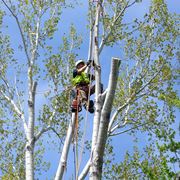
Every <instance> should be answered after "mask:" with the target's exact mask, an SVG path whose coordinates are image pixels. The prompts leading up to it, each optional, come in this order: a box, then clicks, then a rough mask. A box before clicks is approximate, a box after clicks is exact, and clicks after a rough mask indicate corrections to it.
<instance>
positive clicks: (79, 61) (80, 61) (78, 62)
mask: <svg viewBox="0 0 180 180" xmlns="http://www.w3.org/2000/svg"><path fill="white" fill-rule="evenodd" d="M80 63H84V64H85V62H84V61H83V60H82V59H80V60H78V61H77V62H76V64H75V66H76V67H77V66H78V64H80Z"/></svg>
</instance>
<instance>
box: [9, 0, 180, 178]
mask: <svg viewBox="0 0 180 180" xmlns="http://www.w3.org/2000/svg"><path fill="white" fill-rule="evenodd" d="M81 2H82V5H81V6H78V7H76V8H75V9H65V10H63V14H62V18H61V19H62V22H61V23H60V25H59V31H58V32H57V33H56V37H57V38H55V39H53V40H52V41H51V43H53V46H56V47H58V46H59V45H60V43H61V42H62V41H61V37H62V35H63V34H64V32H67V29H69V27H70V25H71V24H72V23H73V24H74V25H75V27H76V28H77V32H78V33H79V34H81V35H82V36H83V44H82V46H81V49H80V51H79V52H78V54H79V58H83V59H87V50H88V44H89V42H88V38H89V32H88V30H87V28H86V25H87V8H88V3H87V1H84V0H81ZM166 2H167V4H168V9H169V11H170V12H172V13H173V12H176V13H179V11H180V10H179V7H180V0H167V1H166ZM149 4H150V1H149V0H144V1H143V3H139V4H137V5H135V7H131V8H130V9H129V10H128V12H127V15H126V18H125V21H127V22H131V21H133V19H135V18H136V17H137V18H142V17H143V15H144V14H145V13H146V12H147V11H148V7H149ZM6 20H7V22H6V23H7V24H11V25H10V26H11V27H13V28H10V29H8V30H6V33H9V34H11V36H12V43H13V46H14V47H16V42H17V41H18V40H19V35H18V31H17V28H16V24H15V22H14V21H11V20H10V19H9V18H7V19H6ZM16 56H17V58H18V59H21V57H22V53H20V52H19V51H17V52H16ZM113 56H115V57H120V58H122V57H121V56H122V53H121V51H120V50H119V48H118V47H114V48H105V49H104V51H103V52H102V55H101V65H102V81H103V83H104V85H105V87H106V86H107V82H108V74H109V70H110V60H111V58H112V57H113ZM21 60H23V59H21ZM10 76H13V73H12V74H10ZM46 90H48V85H47V83H46V82H43V81H42V83H41V84H39V86H38V89H37V91H38V92H43V91H46ZM42 103H47V101H46V99H45V98H44V96H43V95H42V94H41V93H39V94H38V95H37V104H36V107H37V109H39V108H40V107H41V105H42ZM36 112H38V110H37V111H36ZM88 116H89V117H88V121H87V127H88V128H87V135H86V139H87V138H89V137H91V133H92V117H93V116H92V115H88ZM177 117H180V113H179V112H177ZM82 124H83V123H82ZM44 137H45V138H48V136H47V135H45V136H44ZM138 137H139V147H140V148H142V147H143V146H144V144H146V143H147V142H146V138H144V136H142V135H141V134H139V135H138ZM52 138H53V136H52ZM113 145H114V149H115V152H116V153H117V154H118V155H117V158H116V161H117V162H120V161H121V160H122V159H123V157H124V154H125V152H126V151H125V150H129V151H132V150H133V139H132V138H131V137H130V136H129V135H127V134H124V135H121V136H118V137H114V138H113ZM48 147H49V145H47V151H46V154H45V157H46V159H47V160H49V161H50V162H51V168H50V170H49V171H48V172H47V173H42V176H40V177H39V179H40V180H44V179H45V178H47V179H50V177H52V176H53V175H54V174H55V172H56V169H57V166H58V162H59V158H60V155H59V154H58V153H57V151H56V150H54V149H53V150H48ZM88 158H89V155H88V154H87V155H86V156H84V157H83V161H82V166H83V164H85V163H86V160H88ZM73 161H74V160H73V153H72V147H71V150H70V154H69V158H68V164H67V172H66V173H65V178H64V179H69V178H70V177H71V175H72V173H73V172H74V169H73V168H74V164H73V163H74V162H73ZM70 179H71V178H70Z"/></svg>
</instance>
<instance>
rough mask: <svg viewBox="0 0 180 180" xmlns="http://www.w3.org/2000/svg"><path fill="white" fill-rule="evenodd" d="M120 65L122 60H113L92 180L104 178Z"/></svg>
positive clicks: (92, 168)
mask: <svg viewBox="0 0 180 180" xmlns="http://www.w3.org/2000/svg"><path fill="white" fill-rule="evenodd" d="M119 65H120V60H119V59H117V58H113V59H112V65H111V72H110V77H109V84H108V89H107V94H106V98H105V101H104V105H103V109H102V113H101V119H100V126H99V132H98V137H97V144H96V146H95V150H94V151H93V157H92V164H91V172H90V180H99V179H101V176H102V166H103V156H104V149H105V144H106V140H107V133H108V125H109V121H110V114H111V109H112V104H113V99H114V94H115V89H116V85H117V79H118V72H119Z"/></svg>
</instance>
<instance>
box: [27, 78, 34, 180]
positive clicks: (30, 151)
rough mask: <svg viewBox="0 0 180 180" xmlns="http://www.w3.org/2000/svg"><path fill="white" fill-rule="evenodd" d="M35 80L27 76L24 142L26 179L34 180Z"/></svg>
mask: <svg viewBox="0 0 180 180" xmlns="http://www.w3.org/2000/svg"><path fill="white" fill-rule="evenodd" d="M36 86H37V82H34V83H33V82H32V79H31V78H29V100H28V112H29V120H28V130H27V137H26V138H27V143H26V157H25V158H26V180H34V121H35V112H34V109H35V92H36Z"/></svg>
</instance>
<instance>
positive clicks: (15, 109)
mask: <svg viewBox="0 0 180 180" xmlns="http://www.w3.org/2000/svg"><path fill="white" fill-rule="evenodd" d="M0 93H1V95H2V96H3V97H4V98H5V99H6V101H7V102H9V103H10V104H11V106H12V108H13V110H14V112H15V113H16V114H17V115H18V116H19V118H20V119H22V121H23V124H24V130H25V134H27V124H26V121H25V117H24V114H23V112H21V111H20V110H19V108H18V107H17V105H16V104H15V102H14V101H13V100H12V99H11V98H10V97H8V96H7V95H6V94H5V93H4V92H3V91H2V90H0Z"/></svg>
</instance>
